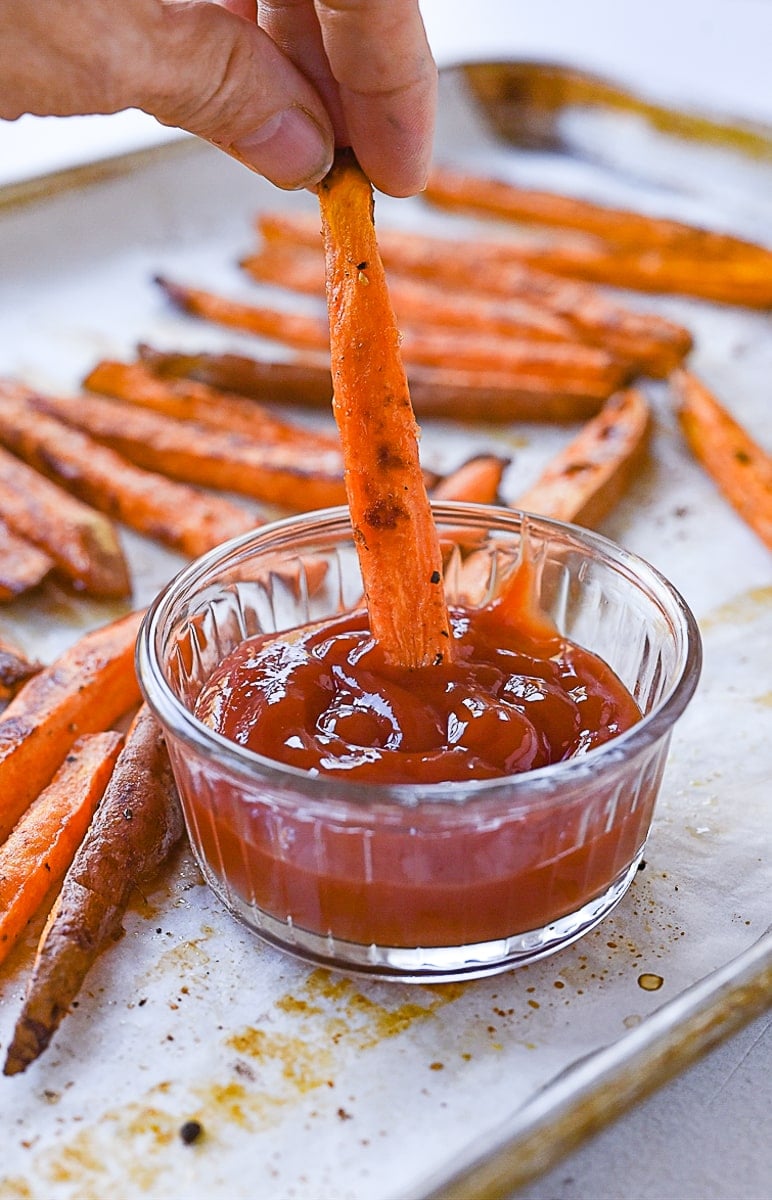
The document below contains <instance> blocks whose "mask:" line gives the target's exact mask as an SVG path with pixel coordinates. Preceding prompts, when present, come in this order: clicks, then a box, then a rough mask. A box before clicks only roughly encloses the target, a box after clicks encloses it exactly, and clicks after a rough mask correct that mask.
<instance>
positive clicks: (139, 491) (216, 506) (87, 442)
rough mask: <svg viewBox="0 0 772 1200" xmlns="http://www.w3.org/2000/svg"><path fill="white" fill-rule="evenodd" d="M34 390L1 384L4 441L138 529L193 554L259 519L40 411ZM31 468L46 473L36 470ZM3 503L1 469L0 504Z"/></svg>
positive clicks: (83, 497)
mask: <svg viewBox="0 0 772 1200" xmlns="http://www.w3.org/2000/svg"><path fill="white" fill-rule="evenodd" d="M35 396H36V393H33V392H30V391H29V390H28V389H23V388H21V387H20V386H19V387H17V388H16V390H15V393H14V394H13V395H12V394H11V392H10V390H9V388H8V387H7V386H3V387H0V442H5V444H6V445H7V446H10V447H11V448H12V449H13V450H14V451H15V453H17V454H19V455H21V456H22V457H23V458H25V459H26V460H27V462H29V463H30V465H31V466H33V467H35V468H37V470H38V471H41V472H45V474H47V475H49V476H50V477H51V478H52V479H53V480H55V481H56V482H57V483H60V484H61V486H62V487H63V488H66V489H67V490H68V491H71V492H73V493H74V494H75V495H76V496H77V497H78V498H79V499H80V500H84V501H86V503H87V504H90V505H93V507H94V508H98V509H100V510H101V511H102V512H105V513H107V514H109V515H110V516H115V517H118V518H119V520H121V521H123V523H124V524H125V525H128V526H129V527H130V528H132V529H135V530H136V531H137V532H138V533H142V534H145V535H146V536H147V537H150V538H154V539H156V540H157V541H160V542H163V543H164V545H166V546H169V547H171V549H173V550H177V551H179V552H180V553H181V554H186V555H189V556H190V557H193V558H195V557H197V556H198V555H199V554H204V553H205V551H207V550H211V549H212V548H213V547H214V546H217V545H219V543H220V542H223V541H226V540H227V539H228V538H231V537H235V536H236V535H237V534H240V533H246V532H247V530H248V529H252V528H254V526H255V525H258V524H259V523H260V522H259V520H258V519H257V518H256V517H254V516H253V515H252V514H251V513H248V512H247V511H246V510H245V509H244V508H241V507H240V506H239V505H237V504H234V503H232V502H231V501H230V500H227V499H226V498H225V497H223V496H212V495H208V494H206V493H204V492H200V491H198V490H197V489H195V488H192V487H188V486H186V485H185V484H182V483H176V482H174V481H173V480H171V479H167V478H166V477H165V476H163V475H160V474H156V473H155V472H151V471H144V470H142V469H141V468H139V467H135V466H134V465H133V464H132V463H130V462H128V461H127V460H126V459H125V458H122V457H121V456H120V455H119V454H116V452H115V451H114V450H111V449H110V448H109V447H108V446H103V445H101V444H100V443H99V442H97V441H95V439H94V438H92V437H89V436H88V435H87V434H85V433H83V432H81V431H80V430H77V429H73V428H71V427H69V426H68V425H65V424H63V423H62V422H61V421H59V420H56V419H54V418H53V417H50V416H47V415H45V414H44V413H43V412H41V411H40V410H39V408H38V409H36V407H35V404H34V401H35ZM2 461H3V460H2V459H0V464H2ZM14 462H15V460H14ZM18 465H19V466H21V464H18ZM24 469H25V470H27V468H24ZM28 473H29V474H30V475H31V476H33V477H34V478H35V479H39V478H40V476H38V475H37V474H36V473H35V472H34V471H29V472H28ZM40 482H41V483H43V484H45V483H46V481H45V480H42V479H41V480H40ZM46 486H47V487H50V486H51V485H50V484H46ZM56 490H57V492H58V490H59V489H58V488H57V489H56ZM68 499H69V498H68V497H67V496H65V497H64V500H65V501H67V500H68ZM2 501H3V490H2V474H1V472H0V509H2ZM73 503H74V502H73Z"/></svg>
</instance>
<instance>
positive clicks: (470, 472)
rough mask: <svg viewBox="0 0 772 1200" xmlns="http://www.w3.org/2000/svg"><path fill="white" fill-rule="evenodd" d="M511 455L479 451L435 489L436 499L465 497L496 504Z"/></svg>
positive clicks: (461, 498) (433, 494)
mask: <svg viewBox="0 0 772 1200" xmlns="http://www.w3.org/2000/svg"><path fill="white" fill-rule="evenodd" d="M508 466H509V459H508V458H500V457H499V456H498V455H496V454H477V455H475V457H474V458H469V459H467V461H466V462H465V463H462V464H461V466H460V467H456V469H455V471H451V473H450V475H446V476H445V477H444V478H443V479H441V480H440V482H439V483H438V484H437V485H436V486H435V487H433V488H432V499H433V500H465V501H466V502H467V503H468V504H493V503H494V502H495V500H496V497H497V496H498V494H499V485H500V483H501V477H502V475H503V474H504V471H505V470H506V468H507V467H508Z"/></svg>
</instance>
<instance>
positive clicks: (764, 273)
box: [511, 242, 772, 309]
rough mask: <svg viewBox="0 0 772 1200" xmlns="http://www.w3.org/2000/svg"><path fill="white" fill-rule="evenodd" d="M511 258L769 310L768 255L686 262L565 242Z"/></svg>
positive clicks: (594, 278) (528, 247)
mask: <svg viewBox="0 0 772 1200" xmlns="http://www.w3.org/2000/svg"><path fill="white" fill-rule="evenodd" d="M511 254H512V257H513V258H519V259H520V260H521V261H522V262H524V263H530V264H533V265H534V266H538V267H539V268H540V269H542V270H544V271H550V272H552V273H553V274H555V275H568V276H570V277H571V278H572V279H582V280H587V281H588V282H590V283H604V284H608V285H610V286H612V287H621V288H629V289H630V290H632V291H637V292H659V293H667V294H670V293H672V294H675V295H680V296H694V297H696V298H697V299H700V300H713V301H715V302H717V303H719V304H736V305H740V306H742V307H744V308H761V309H766V308H770V307H772V254H770V255H769V260H768V261H761V260H759V261H754V260H751V259H748V260H746V259H730V258H727V259H719V258H717V259H707V260H701V259H700V258H698V257H695V258H687V257H685V256H683V255H682V256H679V257H676V256H675V255H672V254H669V253H666V252H663V251H657V250H647V251H640V252H636V251H622V252H620V251H619V250H617V249H615V248H614V247H613V246H604V245H602V244H598V245H587V246H579V245H576V244H574V243H571V242H551V243H546V244H543V245H540V246H536V245H534V244H533V243H530V244H528V243H523V244H522V245H520V244H519V245H517V247H516V249H515V248H513V249H512V251H511Z"/></svg>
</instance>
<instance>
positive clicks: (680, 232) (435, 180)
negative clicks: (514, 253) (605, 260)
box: [424, 166, 772, 272]
mask: <svg viewBox="0 0 772 1200" xmlns="http://www.w3.org/2000/svg"><path fill="white" fill-rule="evenodd" d="M424 195H425V197H426V199H427V200H429V201H430V202H431V203H432V204H436V205H438V206H440V207H442V208H448V209H452V210H454V211H459V210H462V211H465V212H473V213H478V214H484V215H487V216H496V217H504V218H507V219H509V220H514V221H526V222H532V223H534V224H537V225H551V226H557V227H559V228H562V229H575V230H579V231H580V232H582V233H589V234H592V235H593V236H594V237H597V238H600V239H601V240H602V241H604V242H610V243H612V244H613V245H615V246H624V247H630V248H632V249H634V250H663V251H666V252H669V253H675V254H677V255H678V254H680V255H685V256H690V257H694V258H695V259H698V260H706V259H707V260H710V259H716V258H729V259H732V258H734V259H740V260H753V261H758V262H759V263H766V269H767V272H769V271H772V253H770V251H768V250H766V249H765V248H764V247H763V246H759V245H756V244H754V243H753V242H748V241H744V240H743V239H741V238H738V237H734V236H733V235H731V234H727V233H716V232H714V231H712V230H709V229H703V228H700V227H699V226H696V225H687V224H685V223H684V222H682V221H671V220H667V219H665V218H662V217H650V216H647V215H646V214H644V213H638V212H631V211H629V210H628V209H620V208H609V207H608V206H607V205H604V204H596V203H593V202H592V201H590V200H581V199H579V198H578V197H574V196H564V195H559V194H558V193H555V192H546V191H537V190H535V189H532V188H524V187H518V186H517V185H516V184H514V183H508V182H507V181H505V180H500V179H491V178H482V177H480V176H477V175H472V174H470V173H469V172H467V171H460V170H454V169H453V168H452V167H445V166H435V167H434V169H433V171H432V173H431V176H430V178H429V182H428V184H427V187H426V190H425V192H424Z"/></svg>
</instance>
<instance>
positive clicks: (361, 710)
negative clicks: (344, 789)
mask: <svg viewBox="0 0 772 1200" xmlns="http://www.w3.org/2000/svg"><path fill="white" fill-rule="evenodd" d="M450 616H451V628H452V634H453V638H454V646H455V655H454V657H453V659H452V660H451V661H450V662H443V663H441V664H439V665H437V666H431V667H425V668H420V669H418V670H405V669H403V668H396V667H394V666H390V665H388V664H387V663H386V662H385V661H384V658H383V655H382V653H381V651H380V648H379V646H378V644H377V643H376V642H375V641H374V640H373V638H372V637H371V636H370V633H369V630H368V626H367V617H366V614H365V613H364V612H361V613H357V614H354V615H346V616H344V617H341V618H339V619H337V620H334V621H330V622H325V623H324V624H323V625H320V626H317V627H310V628H307V629H305V630H296V631H293V633H292V634H291V635H283V636H282V635H278V636H277V635H276V634H271V635H263V636H260V637H253V638H249V639H247V640H246V641H244V642H242V643H241V644H240V645H239V646H237V647H236V649H235V650H233V651H232V652H231V653H230V654H228V655H227V656H226V658H225V659H224V660H223V661H222V663H220V665H219V667H218V668H217V670H216V671H215V672H214V674H213V675H212V676H211V678H210V679H209V681H208V683H207V684H206V686H205V687H204V689H203V690H202V692H201V694H200V696H199V699H198V702H197V705H196V715H197V716H198V717H199V718H200V719H201V720H203V721H204V722H205V723H206V724H208V725H210V726H211V727H212V728H214V729H215V730H216V731H217V732H218V733H221V734H223V735H224V736H225V737H227V738H229V739H230V740H231V741H234V742H237V743H238V744H239V745H240V746H244V747H246V748H247V749H249V750H253V751H256V752H257V753H259V754H262V755H263V756H264V757H266V758H270V759H274V760H277V761H279V762H282V763H286V764H288V765H290V766H293V767H298V768H300V769H301V770H305V771H310V772H313V773H323V774H329V775H336V776H339V777H344V778H346V779H350V780H352V781H358V780H362V781H363V782H367V783H385V784H389V783H439V782H451V781H460V780H472V779H494V778H497V777H500V776H504V775H512V774H515V773H519V772H522V771H531V770H534V769H536V768H538V767H545V766H549V765H550V764H551V763H556V762H562V761H563V760H565V759H567V758H574V757H576V756H577V755H581V754H585V753H586V752H587V751H588V750H591V749H592V748H593V747H595V746H599V745H601V744H602V743H603V742H606V741H608V740H609V739H610V738H612V737H615V736H616V735H617V734H619V733H622V732H623V731H624V730H625V729H629V728H630V726H631V725H634V724H635V723H636V721H638V720H640V716H641V714H640V711H639V709H638V707H637V705H636V704H635V701H634V700H633V698H632V697H631V696H630V694H629V692H627V690H626V689H625V688H624V687H623V685H622V684H621V683H620V681H619V680H618V679H617V677H616V676H615V675H614V673H613V672H612V671H611V670H610V668H609V667H607V666H606V664H605V663H603V662H602V661H601V660H600V659H599V658H598V657H597V656H595V655H593V654H591V653H589V652H588V651H587V650H583V649H581V648H580V647H579V646H576V645H574V644H573V643H571V642H569V641H567V640H565V639H563V638H559V637H557V636H554V637H550V638H549V639H548V640H547V643H546V645H545V642H544V639H535V638H534V637H533V635H532V634H531V633H530V632H529V631H528V629H527V628H517V627H511V626H508V625H506V624H503V625H502V623H501V622H500V620H499V619H498V614H497V611H496V609H495V607H490V608H484V609H455V610H451V614H450Z"/></svg>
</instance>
